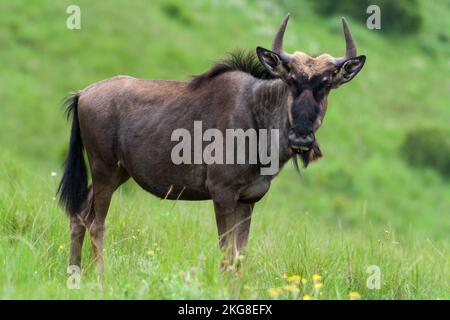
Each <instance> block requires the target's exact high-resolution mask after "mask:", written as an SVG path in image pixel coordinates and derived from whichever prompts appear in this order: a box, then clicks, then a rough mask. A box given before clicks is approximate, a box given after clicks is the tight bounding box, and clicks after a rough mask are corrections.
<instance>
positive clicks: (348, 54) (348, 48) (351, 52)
mask: <svg viewBox="0 0 450 320" xmlns="http://www.w3.org/2000/svg"><path fill="white" fill-rule="evenodd" d="M342 27H343V29H344V36H345V56H343V57H341V58H337V59H336V63H337V64H338V65H339V64H341V63H343V62H344V61H345V60H347V59H349V58H354V57H356V44H355V41H353V37H352V33H351V32H350V29H349V28H348V24H347V21H346V20H345V18H344V17H342Z"/></svg>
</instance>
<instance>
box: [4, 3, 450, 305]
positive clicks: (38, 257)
mask: <svg viewBox="0 0 450 320" xmlns="http://www.w3.org/2000/svg"><path fill="white" fill-rule="evenodd" d="M72 3H73V1H58V2H55V1H50V0H48V1H43V0H40V1H8V2H7V1H2V2H1V3H0V47H1V48H2V49H1V50H0V61H1V62H2V63H1V69H2V72H0V83H1V85H0V97H1V101H2V102H1V105H0V146H1V149H0V298H4V299H8V298H12V299H17V298H31V299H39V298H49V299H58V298H68V299H79V298H81V299H91V298H108V299H110V298H112V299H117V298H125V299H172V298H180V299H184V298H200V299H207V298H214V299H217V298H225V299H228V298H233V299H241V298H243V299H248V298H257V299H260V298H279V299H291V298H293V299H302V298H303V297H304V296H305V295H306V296H313V297H315V298H318V299H348V298H349V293H350V292H358V293H359V295H360V296H361V298H362V299H450V264H449V257H450V243H449V239H450V238H449V235H450V180H449V178H448V177H443V176H441V175H439V173H438V172H436V171H434V170H433V169H430V168H417V167H411V166H410V165H408V163H406V162H405V160H404V158H403V157H402V155H401V153H400V151H399V150H400V147H401V145H402V142H403V140H404V138H405V135H406V133H407V132H408V131H409V130H412V129H415V128H418V127H430V126H431V127H444V128H445V127H448V125H449V123H450V108H449V100H450V90H449V89H450V80H449V77H448V74H449V71H450V70H449V69H450V60H449V56H450V51H449V46H448V42H447V43H443V42H439V41H438V40H436V34H437V33H438V32H441V31H442V30H447V31H448V30H449V27H450V26H449V23H450V22H449V21H450V9H449V8H450V7H449V2H448V1H433V2H430V1H420V5H421V6H422V12H423V17H424V25H423V28H422V31H421V32H420V34H416V35H410V36H407V37H401V36H398V35H397V36H395V35H394V36H389V37H388V36H385V35H383V32H382V30H381V31H376V30H375V31H370V30H368V29H366V28H365V26H364V25H361V24H358V23H356V22H353V23H352V19H349V22H350V25H351V28H352V31H353V34H354V37H355V39H356V41H357V43H358V46H359V51H360V52H361V53H364V54H366V55H367V63H366V66H365V67H364V70H363V71H362V72H361V73H360V75H358V77H357V78H356V79H355V80H354V81H353V82H352V83H351V84H349V85H346V86H344V87H342V88H341V89H339V90H337V91H336V92H333V93H332V94H331V95H330V98H329V109H328V110H329V111H328V113H327V117H326V121H325V123H324V125H323V127H322V128H321V129H320V130H319V132H318V140H319V141H320V143H321V147H322V150H323V152H324V158H323V159H322V160H321V161H319V162H318V163H314V164H313V165H311V166H310V167H309V168H308V169H307V170H304V171H303V176H302V177H297V176H296V175H295V171H294V168H293V166H292V165H291V164H289V165H287V166H286V167H285V168H284V170H283V172H282V173H281V174H280V176H279V177H278V178H276V179H275V180H274V183H273V185H272V188H271V190H270V192H269V193H268V195H267V196H266V197H265V198H264V199H263V200H262V201H261V202H260V203H258V204H257V205H256V209H255V212H254V218H253V220H252V229H251V233H250V241H249V247H248V249H249V250H248V251H249V252H248V255H247V256H246V257H245V262H244V264H243V268H242V269H241V271H240V273H238V274H235V273H221V272H220V271H219V268H218V265H219V261H220V259H221V254H220V251H219V249H218V246H217V235H216V227H215V222H214V214H213V210H212V204H211V203H209V202H196V203H188V202H182V201H178V202H170V201H162V200H159V199H156V198H154V197H153V196H150V195H149V194H147V193H145V192H144V191H142V190H140V189H139V188H138V187H137V186H136V185H135V184H134V183H133V182H129V183H127V184H126V185H124V186H123V187H122V188H121V189H120V190H119V191H118V192H116V194H115V196H114V198H113V203H112V206H111V209H110V211H109V216H108V220H107V233H106V242H105V243H106V245H105V259H106V261H105V263H106V275H105V276H106V285H105V290H104V291H103V292H102V291H99V290H98V289H97V287H96V272H95V267H94V266H93V265H92V264H90V258H91V252H90V244H89V241H88V240H89V239H86V242H85V244H86V245H85V248H84V257H83V263H84V266H87V267H86V268H85V269H84V270H83V278H82V287H81V289H80V290H69V289H67V287H66V279H67V274H66V267H67V261H68V247H69V234H68V219H67V217H66V216H65V214H64V213H63V211H62V210H61V209H60V208H59V207H58V205H57V201H56V199H55V191H56V187H57V184H58V182H59V179H60V177H61V163H62V161H63V158H64V156H65V152H66V150H67V143H68V135H69V124H68V123H67V122H66V121H65V120H64V118H63V116H62V108H61V107H60V105H61V101H62V98H63V97H64V96H65V94H66V93H68V92H70V91H75V90H78V89H81V88H83V87H85V86H87V85H88V84H90V83H92V82H95V81H98V80H101V79H104V78H107V77H110V76H113V75H117V74H128V75H132V76H136V77H142V78H163V79H188V77H189V75H192V74H198V73H200V72H202V71H204V70H205V69H207V68H208V66H209V65H210V64H211V63H212V62H213V61H214V60H216V59H218V58H221V57H223V56H224V55H225V54H226V53H227V52H229V51H232V50H233V49H235V48H244V49H250V50H253V49H254V48H255V47H256V46H258V45H261V46H265V47H270V44H271V41H272V37H273V34H274V32H275V31H276V28H277V27H278V25H279V22H280V20H281V18H282V17H283V16H284V14H285V13H286V12H287V11H290V12H292V14H293V16H292V19H291V21H290V25H289V27H288V30H287V33H286V38H285V47H286V49H287V51H294V50H302V51H305V52H308V53H310V54H315V53H319V52H329V53H330V54H333V55H335V56H339V55H341V54H342V53H343V50H344V40H343V36H342V34H341V30H340V23H339V19H338V17H337V16H335V17H327V18H324V17H319V16H317V15H316V14H315V13H314V12H313V10H312V9H311V8H310V5H309V1H306V0H304V1H288V0H286V1H282V2H281V3H282V4H273V3H272V2H269V1H237V0H234V1H229V2H228V1H227V2H226V3H227V4H225V3H224V2H222V1H198V0H191V1H189V2H188V3H189V5H188V4H187V2H185V1H181V0H176V1H175V0H174V1H172V0H171V1H134V2H133V4H132V5H131V4H130V2H129V1H124V0H122V1H118V0H116V1H98V2H95V3H94V2H92V1H87V0H82V1H81V0H80V1H77V4H78V5H79V6H80V7H81V12H82V25H81V27H82V28H81V30H68V29H67V28H66V27H65V23H66V18H67V16H68V15H67V14H66V7H67V6H68V5H69V4H72ZM418 152H420V151H418ZM371 265H376V266H378V267H379V268H380V271H381V288H380V289H378V290H376V289H369V288H367V286H366V280H367V278H368V277H369V276H370V274H369V273H366V270H367V268H368V267H369V266H371ZM314 274H318V275H320V276H321V279H320V280H318V279H316V280H315V282H314V281H313V280H312V277H313V275H314ZM283 275H288V276H294V275H298V276H299V277H301V278H304V280H305V282H306V283H305V284H303V283H301V284H300V290H299V292H297V290H295V289H292V287H285V289H282V290H277V288H280V287H283V286H285V285H286V284H288V283H292V282H294V283H295V281H296V280H295V277H294V278H290V281H289V279H285V277H283ZM314 283H315V284H316V285H317V284H318V283H320V284H322V285H323V286H322V287H321V288H319V287H320V285H318V286H317V289H313V285H314ZM270 289H272V290H270Z"/></svg>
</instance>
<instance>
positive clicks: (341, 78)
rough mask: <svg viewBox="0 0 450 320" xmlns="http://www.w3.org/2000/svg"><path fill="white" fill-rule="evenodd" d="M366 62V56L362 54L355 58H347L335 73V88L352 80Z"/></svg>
mask: <svg viewBox="0 0 450 320" xmlns="http://www.w3.org/2000/svg"><path fill="white" fill-rule="evenodd" d="M365 62H366V56H364V55H361V56H358V57H355V58H349V59H348V60H346V61H345V62H344V63H343V64H342V65H341V66H340V67H339V68H338V69H337V70H336V71H335V74H334V75H333V85H332V87H333V88H337V87H339V86H340V85H342V84H344V83H347V82H349V81H350V80H352V79H353V78H354V77H355V76H356V75H357V74H358V72H359V71H361V69H362V67H363V66H364V63H365Z"/></svg>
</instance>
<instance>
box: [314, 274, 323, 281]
mask: <svg viewBox="0 0 450 320" xmlns="http://www.w3.org/2000/svg"><path fill="white" fill-rule="evenodd" d="M312 279H313V280H314V281H320V280H322V277H321V276H320V275H319V274H317V273H315V274H313V275H312Z"/></svg>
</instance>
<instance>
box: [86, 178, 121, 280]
mask: <svg viewBox="0 0 450 320" xmlns="http://www.w3.org/2000/svg"><path fill="white" fill-rule="evenodd" d="M117 170H119V171H117ZM128 178H129V176H128V174H127V173H126V172H125V171H124V170H122V169H116V172H111V171H109V172H108V170H104V169H103V170H98V171H93V172H92V189H93V208H94V218H93V221H92V224H91V225H90V226H89V233H90V235H91V243H92V249H93V252H94V259H95V261H96V262H97V266H98V279H99V283H100V285H101V286H103V278H104V263H103V236H104V232H105V220H106V215H107V213H108V209H109V204H110V202H111V197H112V194H113V192H114V191H115V190H116V189H117V188H118V187H119V186H120V185H121V184H122V183H124V182H125V181H126V180H128Z"/></svg>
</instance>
